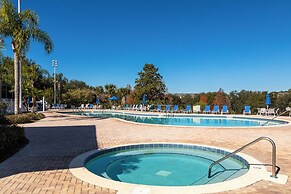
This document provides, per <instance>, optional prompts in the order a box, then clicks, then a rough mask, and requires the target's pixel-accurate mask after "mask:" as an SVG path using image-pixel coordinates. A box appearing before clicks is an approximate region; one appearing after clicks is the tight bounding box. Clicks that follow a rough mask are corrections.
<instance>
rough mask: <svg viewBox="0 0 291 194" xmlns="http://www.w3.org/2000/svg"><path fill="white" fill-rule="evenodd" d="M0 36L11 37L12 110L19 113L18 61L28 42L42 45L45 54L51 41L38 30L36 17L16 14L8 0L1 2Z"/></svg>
mask: <svg viewBox="0 0 291 194" xmlns="http://www.w3.org/2000/svg"><path fill="white" fill-rule="evenodd" d="M0 35H1V36H3V37H11V39H12V51H13V53H14V85H15V86H14V109H15V114H18V112H19V108H18V107H19V60H20V57H21V56H24V55H25V54H26V52H27V51H28V50H29V47H30V40H31V39H33V40H36V41H38V42H40V43H43V44H44V49H45V51H46V52H47V53H50V52H51V51H52V41H51V39H50V37H49V36H48V34H47V33H46V32H44V31H42V30H40V29H39V28H38V16H37V15H36V14H35V13H34V12H33V11H31V10H24V11H22V12H21V13H19V14H18V13H17V10H16V8H15V7H14V6H13V4H12V2H10V1H9V0H2V1H1V8H0Z"/></svg>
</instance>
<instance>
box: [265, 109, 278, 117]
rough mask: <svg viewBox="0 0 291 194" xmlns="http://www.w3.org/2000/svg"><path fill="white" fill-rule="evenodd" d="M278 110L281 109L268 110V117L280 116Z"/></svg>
mask: <svg viewBox="0 0 291 194" xmlns="http://www.w3.org/2000/svg"><path fill="white" fill-rule="evenodd" d="M278 110H279V109H277V110H276V109H275V108H269V109H268V110H267V112H266V114H267V116H269V115H274V116H276V115H278Z"/></svg>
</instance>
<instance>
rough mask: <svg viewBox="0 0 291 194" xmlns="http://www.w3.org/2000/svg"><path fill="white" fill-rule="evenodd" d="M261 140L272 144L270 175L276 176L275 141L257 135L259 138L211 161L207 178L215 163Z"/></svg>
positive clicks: (209, 176)
mask: <svg viewBox="0 0 291 194" xmlns="http://www.w3.org/2000/svg"><path fill="white" fill-rule="evenodd" d="M262 140H267V141H268V142H270V143H271V144H272V175H271V176H272V177H275V178H276V176H277V173H278V172H276V144H275V142H274V141H273V140H272V139H271V138H269V137H259V138H257V139H255V140H254V141H252V142H250V143H248V144H246V145H244V146H242V147H241V148H239V149H237V150H235V151H234V152H232V153H229V154H227V155H226V156H224V157H222V158H221V159H219V160H217V161H215V162H213V163H212V164H211V165H210V166H209V169H208V178H211V170H212V168H213V166H214V165H216V164H218V163H220V162H222V161H223V160H225V159H227V158H229V157H231V156H233V155H235V154H236V153H238V152H241V151H242V150H244V149H245V148H247V147H249V146H251V145H253V144H255V143H257V142H259V141H262Z"/></svg>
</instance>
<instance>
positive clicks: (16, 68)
mask: <svg viewBox="0 0 291 194" xmlns="http://www.w3.org/2000/svg"><path fill="white" fill-rule="evenodd" d="M18 64H19V59H18V56H17V54H16V53H15V52H14V114H16V115H17V114H18V112H19V65H18Z"/></svg>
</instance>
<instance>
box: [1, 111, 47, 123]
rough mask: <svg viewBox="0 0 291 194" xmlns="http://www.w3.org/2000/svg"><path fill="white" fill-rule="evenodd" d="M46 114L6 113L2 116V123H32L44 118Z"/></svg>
mask: <svg viewBox="0 0 291 194" xmlns="http://www.w3.org/2000/svg"><path fill="white" fill-rule="evenodd" d="M43 118H44V115H43V114H42V113H24V114H18V115H5V116H0V124H1V125H12V124H23V123H31V122H33V121H36V120H40V119H43Z"/></svg>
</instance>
